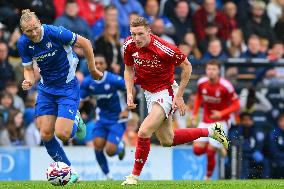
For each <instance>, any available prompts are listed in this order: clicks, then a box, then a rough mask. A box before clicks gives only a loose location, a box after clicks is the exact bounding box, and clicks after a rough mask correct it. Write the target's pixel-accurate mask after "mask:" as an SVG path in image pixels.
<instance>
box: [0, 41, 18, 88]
mask: <svg viewBox="0 0 284 189" xmlns="http://www.w3.org/2000/svg"><path fill="white" fill-rule="evenodd" d="M0 73H1V74H0V81H1V82H0V91H2V90H3V89H4V87H5V85H6V83H7V82H8V81H14V80H15V72H14V70H13V67H12V66H11V65H10V64H9V62H8V46H7V44H6V43H5V42H3V41H2V42H1V41H0Z"/></svg>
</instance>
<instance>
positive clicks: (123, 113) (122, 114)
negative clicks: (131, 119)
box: [119, 110, 129, 119]
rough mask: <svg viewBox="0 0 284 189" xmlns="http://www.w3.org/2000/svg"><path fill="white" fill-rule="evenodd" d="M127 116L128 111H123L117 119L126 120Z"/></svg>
mask: <svg viewBox="0 0 284 189" xmlns="http://www.w3.org/2000/svg"><path fill="white" fill-rule="evenodd" d="M128 114H129V111H128V110H124V111H122V112H120V114H119V118H120V119H123V118H128Z"/></svg>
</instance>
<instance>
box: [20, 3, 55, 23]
mask: <svg viewBox="0 0 284 189" xmlns="http://www.w3.org/2000/svg"><path fill="white" fill-rule="evenodd" d="M22 3H23V4H24V6H23V7H21V9H30V10H31V11H33V12H35V13H36V15H37V16H38V18H39V20H40V21H41V23H43V24H52V23H53V22H54V19H55V16H56V12H55V7H54V4H53V3H54V2H53V0H24V1H23V0H22Z"/></svg>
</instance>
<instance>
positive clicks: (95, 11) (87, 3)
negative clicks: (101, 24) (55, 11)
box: [76, 0, 104, 26]
mask: <svg viewBox="0 0 284 189" xmlns="http://www.w3.org/2000/svg"><path fill="white" fill-rule="evenodd" d="M76 2H77V4H78V6H79V13H78V15H79V16H80V17H82V18H83V19H84V20H86V21H87V23H88V24H89V26H92V25H94V24H95V23H96V21H97V20H99V19H101V18H102V17H103V15H104V6H103V4H102V3H101V2H100V1H97V0H76Z"/></svg>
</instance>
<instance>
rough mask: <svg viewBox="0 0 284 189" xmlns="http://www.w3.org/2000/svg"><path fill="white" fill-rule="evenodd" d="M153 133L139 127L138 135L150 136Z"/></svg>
mask: <svg viewBox="0 0 284 189" xmlns="http://www.w3.org/2000/svg"><path fill="white" fill-rule="evenodd" d="M151 135H152V133H149V131H147V130H146V129H139V131H138V137H140V138H150V137H151Z"/></svg>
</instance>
